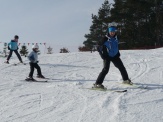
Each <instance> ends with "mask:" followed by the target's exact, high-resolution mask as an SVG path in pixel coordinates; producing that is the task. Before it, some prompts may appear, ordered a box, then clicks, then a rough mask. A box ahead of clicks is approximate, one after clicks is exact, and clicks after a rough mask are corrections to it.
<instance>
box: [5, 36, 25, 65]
mask: <svg viewBox="0 0 163 122" xmlns="http://www.w3.org/2000/svg"><path fill="white" fill-rule="evenodd" d="M18 39H19V36H17V35H15V37H14V39H13V40H11V42H10V43H8V49H9V50H10V53H9V55H8V57H7V61H6V62H5V63H8V64H9V60H10V58H11V56H12V53H13V51H14V52H15V54H16V55H17V57H18V59H19V61H20V62H21V63H23V61H22V58H21V56H20V54H19V53H18Z"/></svg>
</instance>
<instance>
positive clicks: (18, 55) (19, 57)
mask: <svg viewBox="0 0 163 122" xmlns="http://www.w3.org/2000/svg"><path fill="white" fill-rule="evenodd" d="M14 52H15V54H16V55H17V57H18V59H19V61H20V62H22V58H21V56H20V54H19V53H18V50H14Z"/></svg>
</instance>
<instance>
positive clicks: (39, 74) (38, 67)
mask: <svg viewBox="0 0 163 122" xmlns="http://www.w3.org/2000/svg"><path fill="white" fill-rule="evenodd" d="M34 67H35V68H36V69H37V75H38V76H42V73H41V68H40V66H39V65H38V64H37V63H35V66H34Z"/></svg>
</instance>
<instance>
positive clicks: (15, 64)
mask: <svg viewBox="0 0 163 122" xmlns="http://www.w3.org/2000/svg"><path fill="white" fill-rule="evenodd" d="M4 63H6V64H10V63H7V62H4ZM19 64H23V65H26V63H21V62H18V63H13V64H11V65H14V66H17V65H19Z"/></svg>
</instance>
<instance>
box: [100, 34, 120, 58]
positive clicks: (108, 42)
mask: <svg viewBox="0 0 163 122" xmlns="http://www.w3.org/2000/svg"><path fill="white" fill-rule="evenodd" d="M118 43H119V41H118V39H117V36H114V37H110V36H109V35H106V36H105V37H104V38H102V40H100V41H99V42H98V47H97V50H98V52H99V54H100V56H101V58H102V59H104V60H105V59H109V60H112V59H114V58H117V57H120V53H119V47H118Z"/></svg>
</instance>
